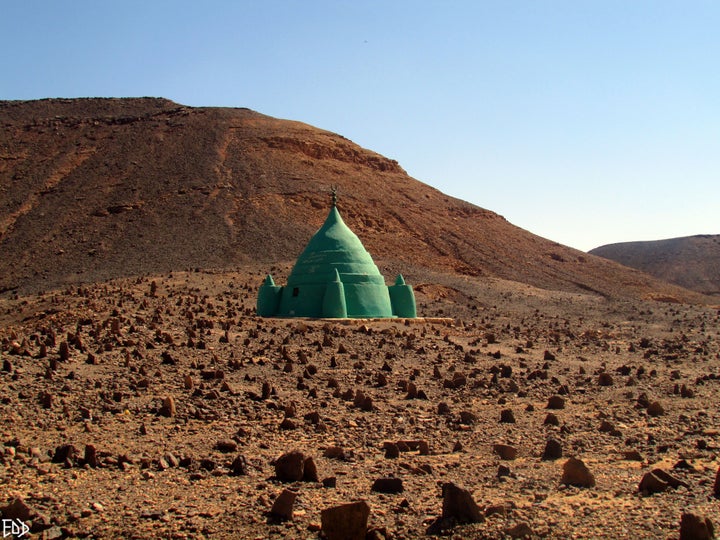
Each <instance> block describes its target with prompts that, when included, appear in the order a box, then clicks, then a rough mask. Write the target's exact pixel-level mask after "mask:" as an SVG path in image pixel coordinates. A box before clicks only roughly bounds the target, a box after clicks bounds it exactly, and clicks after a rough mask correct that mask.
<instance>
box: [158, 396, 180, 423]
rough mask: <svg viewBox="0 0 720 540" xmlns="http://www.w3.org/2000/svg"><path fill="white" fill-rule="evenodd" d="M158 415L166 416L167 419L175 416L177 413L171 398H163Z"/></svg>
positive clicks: (173, 399)
mask: <svg viewBox="0 0 720 540" xmlns="http://www.w3.org/2000/svg"><path fill="white" fill-rule="evenodd" d="M159 413H160V416H167V417H168V418H171V417H173V416H175V414H176V413H177V411H176V409H175V398H173V397H172V396H167V397H166V398H164V399H163V402H162V406H161V407H160V411H159Z"/></svg>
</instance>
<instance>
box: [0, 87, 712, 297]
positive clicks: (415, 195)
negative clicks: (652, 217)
mask: <svg viewBox="0 0 720 540" xmlns="http://www.w3.org/2000/svg"><path fill="white" fill-rule="evenodd" d="M0 126H2V130H0V255H2V256H1V257H0V290H4V291H13V290H15V291H25V290H38V289H50V288H54V287H58V286H63V285H66V284H69V283H87V282H94V281H98V280H104V279H109V278H114V277H122V276H133V275H138V274H147V273H161V272H167V271H169V270H177V269H187V268H195V267H204V268H213V267H214V268H232V267H236V266H240V265H247V264H250V263H260V264H261V266H263V267H266V266H270V265H271V264H272V263H278V262H282V263H287V262H291V261H293V260H294V259H295V257H296V256H297V255H298V253H299V252H300V250H301V249H302V247H303V246H304V244H305V243H306V242H307V240H308V238H309V237H310V235H312V233H313V232H314V231H315V230H316V229H317V227H319V225H320V224H321V223H322V220H323V219H324V217H325V215H326V211H327V206H328V201H329V195H328V192H329V189H330V186H331V185H337V186H338V190H339V194H340V205H339V206H340V209H341V212H342V214H343V216H344V218H345V220H346V221H347V223H348V225H349V226H350V227H351V228H352V229H353V230H354V231H355V232H356V233H357V234H358V235H359V236H360V238H361V239H362V240H363V242H364V243H365V245H366V247H367V248H368V250H369V251H370V252H371V253H372V254H373V256H374V257H375V259H376V261H377V262H378V263H379V264H380V265H381V266H382V267H383V269H384V270H385V271H388V272H391V271H395V270H401V271H403V272H404V273H406V274H408V275H409V276H410V277H413V276H415V278H416V282H418V281H419V279H420V275H421V274H422V272H423V271H426V270H432V271H436V272H445V273H448V272H449V273H453V274H464V275H472V276H487V277H498V278H502V279H507V280H513V281H518V282H523V283H527V284H531V285H533V286H537V287H541V288H547V289H558V290H567V291H590V292H595V293H598V294H601V295H605V296H613V297H628V296H629V297H655V298H668V299H680V300H693V301H698V300H700V299H701V297H700V296H698V295H693V293H691V292H689V291H686V290H684V289H680V288H677V287H673V286H670V285H667V284H663V283H661V282H659V281H656V280H654V279H653V278H651V277H649V276H647V275H645V274H643V273H641V272H638V271H636V270H630V269H627V268H625V267H622V266H620V265H618V264H616V263H613V262H610V261H608V260H606V259H602V258H598V257H594V256H592V255H587V254H585V253H582V252H580V251H577V250H574V249H570V248H567V247H564V246H561V245H559V244H557V243H555V242H551V241H549V240H545V239H543V238H540V237H538V236H535V235H533V234H531V233H529V232H527V231H525V230H522V229H520V228H518V227H515V226H513V225H511V224H510V223H508V222H507V221H506V220H505V219H504V218H503V217H501V216H499V215H497V214H495V213H493V212H491V211H488V210H484V209H482V208H479V207H477V206H474V205H472V204H469V203H467V202H463V201H460V200H458V199H454V198H451V197H448V196H446V195H444V194H443V193H441V192H440V191H438V190H436V189H433V188H431V187H429V186H427V185H425V184H422V183H421V182H418V181H416V180H414V179H413V178H410V177H409V176H408V175H407V174H406V173H405V171H403V169H402V168H401V167H400V166H399V165H398V163H397V162H395V161H393V160H390V159H387V158H385V157H383V156H381V155H379V154H376V153H374V152H371V151H368V150H365V149H363V148H360V147H359V146H357V145H356V144H354V143H352V142H351V141H349V140H347V139H345V138H344V137H342V136H340V135H337V134H334V133H330V132H327V131H324V130H321V129H317V128H314V127H312V126H309V125H306V124H302V123H299V122H291V121H286V120H278V119H275V118H271V117H268V116H264V115H262V114H259V113H257V112H253V111H251V110H247V109H231V108H190V107H184V106H181V105H178V104H176V103H173V102H171V101H168V100H165V99H155V98H138V99H47V100H39V101H24V102H23V101H9V102H8V101H6V102H0Z"/></svg>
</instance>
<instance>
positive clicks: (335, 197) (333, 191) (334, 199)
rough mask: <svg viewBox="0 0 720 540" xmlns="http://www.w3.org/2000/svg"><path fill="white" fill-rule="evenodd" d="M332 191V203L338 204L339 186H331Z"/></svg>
mask: <svg viewBox="0 0 720 540" xmlns="http://www.w3.org/2000/svg"><path fill="white" fill-rule="evenodd" d="M330 192H331V193H332V205H333V207H335V206H337V186H330Z"/></svg>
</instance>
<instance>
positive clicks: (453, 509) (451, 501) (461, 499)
mask: <svg viewBox="0 0 720 540" xmlns="http://www.w3.org/2000/svg"><path fill="white" fill-rule="evenodd" d="M442 494H443V504H442V518H443V519H446V518H453V519H455V520H457V521H458V522H460V523H477V522H480V521H483V520H484V518H483V515H482V513H481V512H480V508H479V507H478V505H477V503H476V502H475V500H474V499H473V497H472V495H471V494H470V492H469V491H468V490H466V489H463V488H461V487H458V486H456V485H455V484H453V483H452V482H446V483H444V484H443V486H442Z"/></svg>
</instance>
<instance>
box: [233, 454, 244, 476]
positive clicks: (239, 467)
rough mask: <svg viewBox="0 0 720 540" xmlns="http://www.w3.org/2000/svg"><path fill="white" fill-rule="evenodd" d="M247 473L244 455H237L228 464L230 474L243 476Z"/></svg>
mask: <svg viewBox="0 0 720 540" xmlns="http://www.w3.org/2000/svg"><path fill="white" fill-rule="evenodd" d="M247 473H248V465H247V460H246V459H245V456H243V455H238V456H236V457H235V459H234V460H233V462H232V464H231V465H230V476H245V475H246V474H247Z"/></svg>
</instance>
